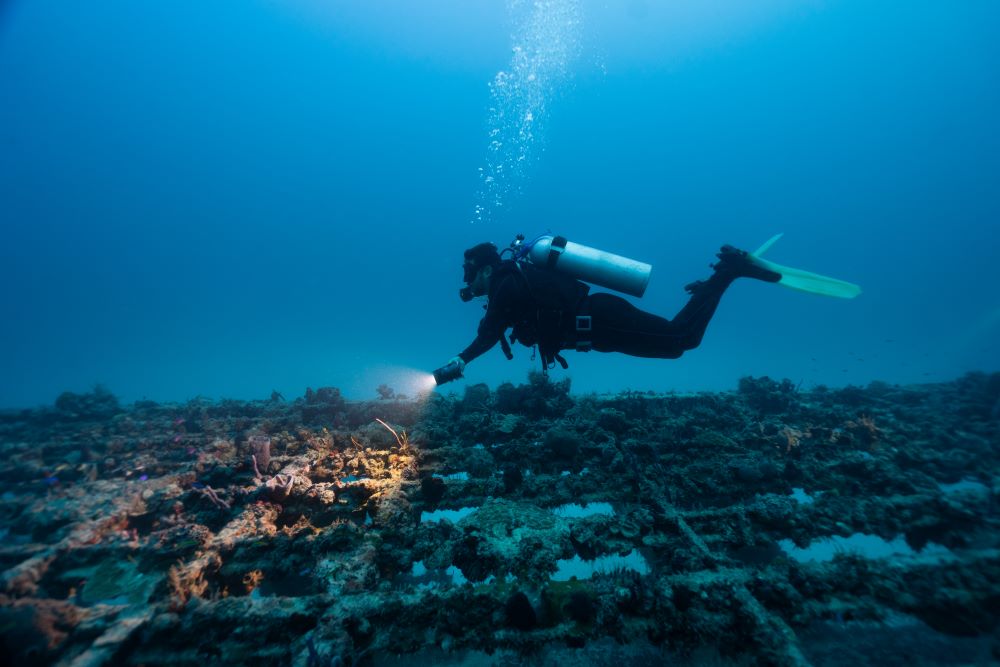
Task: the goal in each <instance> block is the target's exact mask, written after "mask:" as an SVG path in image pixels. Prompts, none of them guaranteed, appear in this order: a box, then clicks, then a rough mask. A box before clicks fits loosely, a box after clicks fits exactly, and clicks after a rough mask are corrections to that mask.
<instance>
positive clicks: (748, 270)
mask: <svg viewBox="0 0 1000 667" xmlns="http://www.w3.org/2000/svg"><path fill="white" fill-rule="evenodd" d="M715 256H716V257H718V258H719V261H718V262H716V263H715V264H714V265H713V267H714V268H715V272H716V273H725V274H729V275H731V276H732V277H733V278H755V279H757V280H763V281H764V282H768V283H776V282H778V281H779V280H781V274H780V273H776V272H774V271H769V270H768V269H765V268H764V267H762V266H759V265H758V264H755V263H754V262H753V260H752V259H750V257H749V255H748V253H747V251H746V250H740V249H739V248H734V247H733V246H731V245H724V246H722V248H720V249H719V252H718V253H717V254H716V255H715Z"/></svg>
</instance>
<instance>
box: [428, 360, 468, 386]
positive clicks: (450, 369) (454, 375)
mask: <svg viewBox="0 0 1000 667" xmlns="http://www.w3.org/2000/svg"><path fill="white" fill-rule="evenodd" d="M460 377H462V366H461V365H460V364H459V363H458V362H457V361H453V362H451V363H450V364H447V365H445V366H442V367H441V368H439V369H437V370H436V371H434V382H436V383H437V384H438V386H441V385H443V384H444V383H445V382H451V381H452V380H457V379H458V378H460Z"/></svg>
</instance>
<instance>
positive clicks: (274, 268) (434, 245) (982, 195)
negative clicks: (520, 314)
mask: <svg viewBox="0 0 1000 667" xmlns="http://www.w3.org/2000/svg"><path fill="white" fill-rule="evenodd" d="M998 23H1000V4H998V3H996V2H993V1H990V0H969V1H967V2H924V1H917V2H904V1H901V0H899V1H888V0H826V1H821V0H767V1H760V2H753V3H748V2H744V1H742V0H711V1H709V2H705V1H702V0H678V1H676V2H672V1H669V0H662V1H653V0H649V1H643V0H628V1H622V2H613V1H608V2H600V1H597V0H583V1H580V2H575V1H573V0H538V1H537V2H530V1H528V0H511V1H510V2H503V1H500V0H497V1H491V2H486V1H483V2H460V1H459V0H425V1H422V2H419V3H418V2H407V1H404V0H377V1H371V2H351V3H344V2H323V1H320V0H287V1H283V2H263V1H260V0H240V1H235V0H225V1H219V2H211V3H205V2H196V1H193V0H175V1H173V2H141V3H137V2H126V1H125V0H104V1H100V2H89V3H69V2H57V1H53V0H32V1H31V2H28V1H25V0H21V1H18V0H13V1H11V0H7V1H6V2H0V229H2V232H3V234H2V242H0V285H2V286H3V287H2V290H0V307H2V312H3V314H4V326H3V327H2V328H0V407H4V408H19V407H29V406H33V405H37V404H43V403H51V402H52V401H53V400H54V399H55V398H56V397H57V396H58V395H59V394H60V393H61V392H63V391H67V390H69V391H87V390H89V389H90V388H91V387H92V386H93V385H95V384H103V385H105V386H107V387H108V388H109V389H110V390H111V391H113V392H114V393H115V394H116V395H118V396H119V397H121V398H122V399H123V400H125V401H134V400H138V399H142V398H148V399H151V400H156V401H183V400H187V399H190V398H193V397H195V396H205V397H211V398H218V397H229V398H240V399H251V398H266V397H268V396H270V394H271V392H272V391H278V392H280V393H282V394H283V395H284V396H286V397H288V398H289V399H291V398H293V397H297V396H300V395H302V393H303V392H304V391H305V389H306V387H319V386H336V387H339V388H341V390H343V392H344V393H345V394H346V395H347V396H348V397H351V398H358V399H369V398H374V397H375V395H376V393H375V390H376V387H378V386H379V385H380V384H383V383H386V384H389V385H390V386H393V387H394V388H396V389H397V390H398V391H400V392H411V391H413V388H412V385H413V382H414V381H415V380H416V379H419V378H420V377H422V376H421V374H422V373H426V372H427V371H430V370H432V369H434V368H436V367H438V366H441V365H443V364H444V363H445V362H446V361H447V360H448V359H449V358H451V357H453V356H454V355H456V354H457V353H458V352H459V351H461V350H462V349H464V348H465V347H466V346H467V345H468V344H469V343H470V342H471V341H472V339H473V337H474V336H475V332H476V326H477V323H478V321H479V319H480V317H481V316H482V312H483V311H482V308H481V302H480V301H473V302H471V303H462V302H461V301H460V300H459V299H458V298H457V297H458V294H457V293H458V289H459V288H460V287H461V286H462V282H461V278H462V269H461V264H462V251H463V249H465V248H468V247H469V246H472V245H474V244H476V243H479V242H481V241H487V240H489V241H493V242H494V243H496V244H497V245H498V246H500V247H504V246H506V245H507V244H508V243H510V241H511V240H512V239H513V238H514V236H515V235H516V234H518V233H523V234H525V235H526V236H528V237H529V238H533V237H534V236H536V235H538V234H543V233H553V234H561V235H564V236H566V237H567V238H569V240H571V241H576V242H578V243H582V244H584V245H588V246H593V247H596V248H600V249H602V250H607V251H610V252H614V253H618V254H621V255H625V256H628V257H631V258H634V259H637V260H640V261H644V262H648V263H650V264H652V265H653V267H654V269H653V273H652V280H651V282H650V285H649V289H648V290H647V292H646V294H645V296H643V297H642V298H641V299H631V300H632V302H633V303H635V304H636V305H638V306H639V307H641V308H643V309H645V310H648V311H651V312H654V313H657V314H659V315H662V316H665V317H672V316H673V315H674V314H675V313H676V312H677V310H679V309H680V307H681V306H682V305H683V304H684V303H685V301H686V294H685V293H684V291H683V286H684V285H685V284H686V283H689V282H691V281H693V280H695V279H698V278H706V277H707V276H708V275H709V273H710V271H711V269H709V268H708V264H709V263H710V262H712V261H714V253H715V252H717V250H718V248H719V246H721V245H722V244H724V243H731V244H733V245H736V246H738V247H741V248H746V249H749V250H753V249H755V248H756V247H757V246H759V245H760V244H761V243H763V242H764V241H765V240H766V239H768V238H770V237H771V236H773V235H774V234H777V233H779V232H783V233H784V237H783V238H782V240H781V241H780V242H779V243H777V244H776V245H775V247H774V248H772V249H771V250H770V251H769V253H768V257H769V258H770V259H772V260H773V261H775V262H778V263H781V264H787V265H790V266H794V267H800V268H804V269H808V270H811V271H815V272H818V273H821V274H824V275H831V276H835V277H837V278H841V279H844V280H847V281H850V282H853V283H857V284H859V285H860V286H861V288H862V290H863V293H862V294H861V295H860V296H858V297H857V298H856V299H853V300H837V299H830V298H824V297H820V296H816V295H811V294H803V293H799V292H794V291H791V290H787V289H783V288H781V287H780V286H776V285H771V284H765V283H762V282H757V281H749V280H744V281H739V282H737V283H736V284H735V285H734V286H733V287H732V288H731V289H730V290H729V291H728V292H727V293H726V295H725V296H724V298H723V300H722V303H721V305H720V307H719V309H718V312H717V314H716V316H715V318H714V319H713V321H712V323H711V325H710V326H709V328H708V332H707V334H706V335H705V338H704V341H703V342H702V344H701V346H700V347H698V348H697V349H695V350H693V351H690V352H687V353H686V354H685V355H684V357H683V358H681V359H678V360H659V359H639V358H632V357H627V356H624V355H618V354H601V353H597V352H591V353H586V354H583V353H568V354H567V355H566V356H567V359H568V361H569V363H570V367H569V369H568V370H566V371H563V370H562V369H558V368H557V369H555V370H553V371H552V374H553V377H555V378H562V377H569V378H571V380H572V387H573V390H574V391H575V392H585V391H597V392H617V391H621V390H624V389H635V390H642V391H646V390H651V391H657V392H665V391H672V390H674V391H680V392H687V391H696V390H718V389H732V388H735V386H736V383H737V380H738V378H740V377H742V376H747V375H754V376H761V375H768V376H771V377H774V378H788V379H790V380H792V381H793V382H795V383H803V386H805V387H811V386H815V385H818V384H826V385H830V386H842V385H846V384H866V383H869V382H871V381H874V380H881V381H886V382H890V383H922V382H932V381H934V382H936V381H945V380H950V379H952V378H955V377H957V376H959V375H962V374H963V373H965V372H967V371H971V370H979V371H996V370H998V369H1000V345H998V343H997V341H998V340H1000V296H998V293H997V287H998V285H1000V242H998V241H997V232H998V231H1000V187H998V184H1000V132H998V127H997V125H998V122H997V119H998V118H1000V42H998V41H997V39H996V33H997V25H998ZM598 291H604V290H598ZM514 355H515V356H514V360H513V361H507V360H506V359H504V357H503V355H502V354H501V353H500V350H499V348H497V349H494V350H491V351H490V352H488V353H487V354H486V355H484V356H483V357H480V358H479V359H476V360H475V361H474V362H472V363H471V364H469V366H468V368H467V369H466V373H465V375H466V377H465V379H464V380H462V381H460V382H457V383H455V384H453V385H448V386H446V387H443V389H445V390H450V389H451V388H452V387H454V388H456V389H459V390H460V389H461V387H462V385H463V384H465V383H473V382H486V383H488V384H490V385H491V386H496V385H497V384H499V383H500V382H502V381H505V380H511V381H515V382H516V381H520V380H522V379H523V378H524V377H525V375H526V374H527V372H528V371H529V370H536V369H537V368H538V363H539V362H538V361H537V359H536V360H535V361H532V360H531V351H530V350H529V349H526V348H524V347H521V346H515V349H514Z"/></svg>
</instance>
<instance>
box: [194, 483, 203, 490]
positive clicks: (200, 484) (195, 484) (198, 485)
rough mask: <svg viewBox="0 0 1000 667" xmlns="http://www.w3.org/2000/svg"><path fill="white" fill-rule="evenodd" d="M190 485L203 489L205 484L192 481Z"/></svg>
mask: <svg viewBox="0 0 1000 667" xmlns="http://www.w3.org/2000/svg"><path fill="white" fill-rule="evenodd" d="M191 486H193V487H194V488H196V489H204V488H205V485H204V484H202V483H201V482H192V483H191Z"/></svg>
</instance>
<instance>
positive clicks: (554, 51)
mask: <svg viewBox="0 0 1000 667" xmlns="http://www.w3.org/2000/svg"><path fill="white" fill-rule="evenodd" d="M507 6H508V11H509V13H510V15H511V16H512V18H513V23H514V26H515V28H514V31H513V34H512V35H511V43H512V47H511V60H510V64H509V65H508V67H507V69H505V70H502V71H500V72H497V75H496V76H495V77H494V78H493V81H492V82H491V83H490V107H489V120H488V123H487V128H488V138H489V143H488V145H487V147H486V161H485V165H484V166H482V167H480V168H479V188H478V192H477V195H476V206H475V210H474V212H473V219H472V222H473V223H476V222H489V221H492V220H495V219H496V218H497V217H498V216H499V214H500V213H501V212H502V210H503V207H504V205H505V204H506V203H507V202H508V200H509V199H510V197H511V196H516V195H519V194H520V193H521V187H522V184H523V182H524V179H525V178H526V176H527V174H528V168H529V166H530V165H531V164H532V163H533V161H534V160H535V155H536V153H537V152H538V145H539V144H540V143H542V132H543V128H544V123H545V120H546V111H547V109H546V107H547V102H548V101H549V100H550V99H551V98H552V95H553V94H554V93H555V92H556V91H557V90H558V88H559V86H560V84H562V82H563V81H564V80H565V79H566V78H567V76H568V72H569V66H570V64H571V63H572V61H573V60H574V58H575V57H576V56H577V54H578V53H579V50H580V24H581V21H580V6H579V2H578V0H510V1H509V2H508V5H507Z"/></svg>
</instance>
